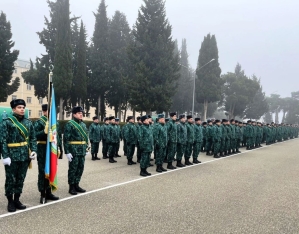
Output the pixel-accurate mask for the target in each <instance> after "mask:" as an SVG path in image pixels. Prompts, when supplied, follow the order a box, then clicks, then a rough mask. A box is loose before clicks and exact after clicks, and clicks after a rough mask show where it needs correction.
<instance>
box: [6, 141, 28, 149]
mask: <svg viewBox="0 0 299 234" xmlns="http://www.w3.org/2000/svg"><path fill="white" fill-rule="evenodd" d="M25 145H27V142H26V141H25V142H19V143H8V144H7V146H8V147H9V148H13V147H20V146H25Z"/></svg>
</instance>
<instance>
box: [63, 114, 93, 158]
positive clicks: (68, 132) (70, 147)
mask: <svg viewBox="0 0 299 234" xmlns="http://www.w3.org/2000/svg"><path fill="white" fill-rule="evenodd" d="M74 121H75V122H76V123H77V124H79V125H80V126H81V128H82V129H83V131H85V133H86V135H87V136H88V131H87V128H86V125H85V123H84V122H83V121H80V120H78V119H75V118H74ZM71 141H85V139H84V137H83V136H82V134H81V133H80V132H79V130H78V129H77V128H76V127H75V126H74V125H73V124H72V123H71V121H69V122H67V124H66V125H65V127H64V133H63V146H64V152H65V154H69V153H71V154H72V155H73V156H74V155H80V156H85V155H86V150H87V147H88V142H86V144H82V145H74V144H70V142H71Z"/></svg>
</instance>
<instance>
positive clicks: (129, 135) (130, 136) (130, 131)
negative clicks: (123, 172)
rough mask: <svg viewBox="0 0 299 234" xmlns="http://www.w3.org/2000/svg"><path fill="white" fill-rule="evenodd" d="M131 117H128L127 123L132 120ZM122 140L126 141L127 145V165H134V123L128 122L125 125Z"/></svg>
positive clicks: (135, 131) (135, 133) (136, 137)
mask: <svg viewBox="0 0 299 234" xmlns="http://www.w3.org/2000/svg"><path fill="white" fill-rule="evenodd" d="M133 119H134V117H133V116H129V117H128V121H130V120H133ZM124 138H125V139H126V145H127V159H128V165H133V164H136V163H135V162H134V161H133V156H134V151H135V146H136V144H137V139H138V135H137V126H136V125H135V124H134V122H133V121H132V122H129V123H128V124H127V125H126V128H125V130H124Z"/></svg>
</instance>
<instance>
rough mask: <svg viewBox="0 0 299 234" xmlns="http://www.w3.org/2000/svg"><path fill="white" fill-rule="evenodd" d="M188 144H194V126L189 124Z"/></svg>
mask: <svg viewBox="0 0 299 234" xmlns="http://www.w3.org/2000/svg"><path fill="white" fill-rule="evenodd" d="M186 125H187V143H189V144H193V143H194V124H193V123H189V122H188V123H187V124H186Z"/></svg>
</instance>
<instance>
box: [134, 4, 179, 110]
mask: <svg viewBox="0 0 299 234" xmlns="http://www.w3.org/2000/svg"><path fill="white" fill-rule="evenodd" d="M171 33H172V27H171V25H170V24H169V22H168V20H167V19H166V13H165V2H164V1H163V0H144V5H142V6H141V8H140V10H139V12H138V18H137V21H136V23H135V25H134V27H133V37H134V42H133V43H132V45H131V46H130V47H129V55H130V59H131V61H132V63H133V64H134V70H135V82H134V83H130V85H129V92H130V96H131V99H130V103H131V105H132V106H133V108H134V109H135V110H136V111H146V113H150V112H152V111H157V112H162V111H169V109H170V107H171V105H172V97H173V95H174V94H175V92H176V81H177V79H178V77H179V73H178V72H179V64H178V62H179V61H178V56H176V57H174V55H173V53H174V49H175V42H174V41H173V39H172V36H171Z"/></svg>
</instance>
